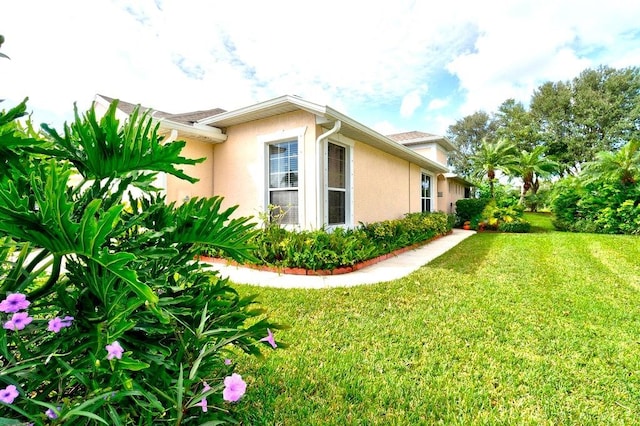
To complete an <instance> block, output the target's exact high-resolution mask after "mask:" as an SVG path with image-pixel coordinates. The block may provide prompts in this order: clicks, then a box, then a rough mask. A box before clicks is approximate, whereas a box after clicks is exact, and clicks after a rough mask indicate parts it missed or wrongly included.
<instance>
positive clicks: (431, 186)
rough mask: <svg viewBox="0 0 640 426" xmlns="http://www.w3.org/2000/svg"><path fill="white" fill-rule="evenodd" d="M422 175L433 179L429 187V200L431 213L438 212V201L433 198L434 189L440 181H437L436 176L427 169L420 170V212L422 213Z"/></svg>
mask: <svg viewBox="0 0 640 426" xmlns="http://www.w3.org/2000/svg"><path fill="white" fill-rule="evenodd" d="M422 175H427V176H429V177H430V178H431V184H430V185H429V199H430V200H431V203H430V204H431V209H430V210H429V211H430V212H434V211H436V210H435V207H436V206H435V204H436V200H435V198H434V196H433V194H434V192H433V187H434V186H436V185H437V184H438V181H437V180H436V176H435V175H434V174H433V173H431V172H430V171H428V170H425V169H420V212H422Z"/></svg>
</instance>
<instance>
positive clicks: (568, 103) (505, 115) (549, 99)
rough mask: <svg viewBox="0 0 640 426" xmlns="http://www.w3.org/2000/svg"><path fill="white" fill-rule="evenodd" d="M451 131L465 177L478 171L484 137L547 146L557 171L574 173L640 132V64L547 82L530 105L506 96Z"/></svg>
mask: <svg viewBox="0 0 640 426" xmlns="http://www.w3.org/2000/svg"><path fill="white" fill-rule="evenodd" d="M447 136H448V137H449V139H450V140H451V141H452V143H453V144H454V145H455V146H456V147H457V148H458V150H459V152H458V153H456V154H455V155H453V156H452V157H451V160H450V165H451V166H452V167H453V168H454V169H455V171H456V173H459V174H461V175H463V176H466V177H471V176H473V175H474V174H477V173H476V172H477V171H474V170H473V168H472V165H471V164H470V162H469V158H471V157H472V156H473V155H474V154H476V153H477V152H478V150H479V149H480V146H481V141H482V140H483V139H486V140H488V141H489V142H493V141H496V140H498V139H504V140H507V141H509V142H511V143H512V144H513V145H514V146H515V147H516V148H517V149H518V150H520V151H522V150H525V151H527V152H529V153H532V152H533V151H534V149H535V148H536V147H538V146H543V147H544V148H545V152H546V155H547V156H549V157H550V158H552V159H554V160H555V161H557V162H558V164H559V169H558V170H559V173H561V174H576V173H578V172H579V171H580V170H581V169H582V167H583V165H584V164H585V163H588V162H592V161H594V160H595V159H596V154H597V153H598V152H601V151H612V152H615V151H617V150H619V149H620V148H621V147H622V146H623V145H625V144H626V143H627V142H628V141H629V140H631V139H634V138H635V139H637V138H639V137H640V68H638V67H629V68H623V69H615V68H611V67H608V66H600V67H598V68H596V69H586V70H584V71H583V72H582V73H580V75H578V76H577V77H575V78H574V79H572V80H570V81H557V82H552V81H548V82H545V83H544V84H542V85H540V86H539V87H538V88H537V89H536V90H535V91H534V93H533V94H532V97H531V102H530V105H529V106H528V107H527V106H525V105H523V104H522V103H520V102H516V101H515V100H513V99H507V100H506V101H505V102H503V103H502V105H500V107H499V108H498V111H496V112H494V113H487V112H484V111H478V112H475V113H473V114H471V115H468V116H466V117H463V118H461V119H460V120H458V121H457V122H456V123H455V124H453V125H452V126H450V127H449V129H448V131H447Z"/></svg>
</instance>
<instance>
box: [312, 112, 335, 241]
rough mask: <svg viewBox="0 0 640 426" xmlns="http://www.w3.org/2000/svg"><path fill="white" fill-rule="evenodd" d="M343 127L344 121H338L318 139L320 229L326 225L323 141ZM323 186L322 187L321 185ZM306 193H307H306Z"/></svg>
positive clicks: (317, 165) (317, 199) (317, 206)
mask: <svg viewBox="0 0 640 426" xmlns="http://www.w3.org/2000/svg"><path fill="white" fill-rule="evenodd" d="M341 127H342V121H340V120H336V121H335V123H334V124H333V128H332V129H330V130H327V131H326V132H324V133H323V134H321V135H320V136H318V139H316V147H315V150H316V185H317V190H316V227H317V228H318V229H320V228H321V227H322V225H323V224H324V214H323V213H322V212H323V209H322V207H323V206H324V201H323V195H324V179H323V177H324V173H323V172H324V168H323V167H322V158H323V157H324V150H323V149H321V144H322V141H323V140H325V139H327V138H328V137H329V136H331V135H333V134H334V133H337V132H339V131H340V128H341ZM321 184H322V185H321ZM305 192H306V191H305Z"/></svg>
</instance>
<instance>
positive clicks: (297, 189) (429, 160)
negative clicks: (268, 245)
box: [95, 95, 471, 229]
mask: <svg viewBox="0 0 640 426" xmlns="http://www.w3.org/2000/svg"><path fill="white" fill-rule="evenodd" d="M112 101H113V99H112V98H110V97H107V96H102V95H97V96H96V103H95V104H96V109H97V110H98V112H99V111H100V109H103V110H106V108H107V107H108V105H109V104H110V103H111V102H112ZM134 107H135V105H133V104H130V103H127V102H122V101H120V102H119V104H118V109H119V113H120V114H121V116H122V117H126V116H127V115H128V114H129V113H131V111H132V110H133V108H134ZM152 117H153V118H154V119H156V120H158V122H159V124H160V130H161V131H162V132H164V133H165V134H166V135H167V137H169V138H171V139H175V138H178V139H182V140H185V141H186V142H187V144H186V147H185V150H184V151H183V155H184V156H186V157H190V158H205V161H204V162H202V163H200V164H197V165H195V166H188V167H185V171H186V172H187V174H189V175H190V176H193V177H197V178H198V179H199V181H198V182H197V183H195V184H189V183H188V182H184V181H182V180H179V179H177V178H175V177H173V176H164V177H163V178H162V182H161V185H162V187H163V188H164V189H165V190H166V196H167V199H168V201H178V202H182V201H184V200H187V199H189V198H190V197H208V196H212V195H220V196H223V197H224V199H225V203H226V205H228V206H231V205H238V206H239V207H238V210H237V211H236V214H238V215H241V216H256V215H257V214H258V213H261V212H265V211H267V209H268V207H269V206H276V209H277V208H280V209H281V211H282V215H283V216H282V219H281V221H282V223H283V224H285V225H290V226H293V227H298V228H300V229H318V228H321V227H329V228H330V227H335V226H355V225H357V224H358V223H359V222H365V223H369V222H376V221H381V220H385V219H393V218H399V217H402V216H403V215H404V214H405V213H409V212H421V211H444V212H453V209H454V207H455V201H456V200H458V199H460V198H465V197H468V196H469V189H470V187H471V184H469V183H468V182H466V181H464V180H462V179H460V178H458V177H456V176H455V175H454V174H452V173H450V172H449V169H448V167H447V156H448V153H449V152H451V151H452V150H453V149H454V147H453V145H452V144H451V143H450V142H449V141H448V140H447V139H446V138H444V137H441V136H436V135H432V134H428V133H421V132H408V133H401V134H396V135H390V136H384V135H381V134H380V133H378V132H376V131H375V130H373V129H370V128H369V127H367V126H365V125H363V124H360V123H359V122H357V121H355V120H354V119H352V118H350V117H348V116H346V115H344V114H342V113H340V112H338V111H336V110H334V109H332V108H330V107H328V106H321V105H318V104H314V103H311V102H309V101H306V100H304V99H302V98H300V97H297V96H282V97H279V98H276V99H272V100H269V101H266V102H261V103H258V104H254V105H249V106H247V107H244V108H240V109H237V110H234V111H224V110H221V109H212V110H206V111H196V112H191V113H185V114H170V113H166V112H162V111H152Z"/></svg>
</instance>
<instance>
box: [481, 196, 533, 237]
mask: <svg viewBox="0 0 640 426" xmlns="http://www.w3.org/2000/svg"><path fill="white" fill-rule="evenodd" d="M523 212H524V208H523V207H522V206H521V205H518V204H514V205H511V206H506V207H499V206H497V205H496V203H495V202H493V201H492V202H490V203H489V204H487V206H486V207H485V208H484V210H483V211H482V216H481V221H480V223H478V224H477V227H478V229H491V230H499V231H504V232H529V230H530V229H531V224H530V223H528V222H527V221H526V220H524V219H523V218H522V216H523ZM515 229H517V231H516V230H515Z"/></svg>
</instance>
